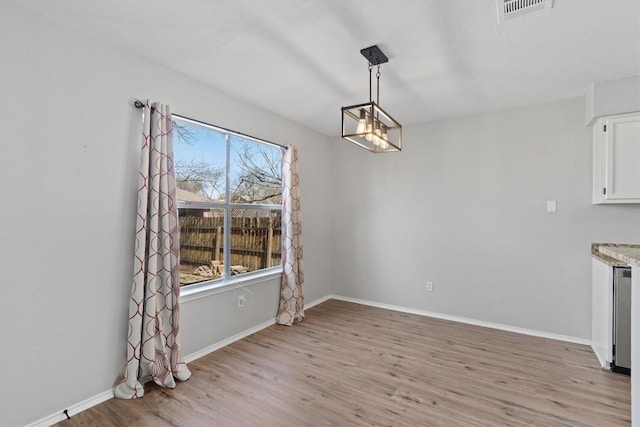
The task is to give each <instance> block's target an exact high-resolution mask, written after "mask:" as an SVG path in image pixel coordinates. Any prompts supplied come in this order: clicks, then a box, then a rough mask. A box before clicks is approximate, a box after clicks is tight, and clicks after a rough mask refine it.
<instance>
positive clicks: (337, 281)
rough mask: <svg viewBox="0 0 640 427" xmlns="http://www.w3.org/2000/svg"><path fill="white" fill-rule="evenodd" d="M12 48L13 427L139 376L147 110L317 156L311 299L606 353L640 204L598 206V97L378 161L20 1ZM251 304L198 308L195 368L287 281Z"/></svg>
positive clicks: (9, 413)
mask: <svg viewBox="0 0 640 427" xmlns="http://www.w3.org/2000/svg"><path fill="white" fill-rule="evenodd" d="M0 39H1V40H3V56H2V67H0V94H2V95H1V98H0V120H1V124H2V126H1V128H2V131H3V138H2V140H3V143H2V148H1V151H0V152H1V153H2V154H1V155H0V182H2V184H1V185H2V188H1V191H0V194H1V195H2V197H3V200H4V201H5V205H4V206H5V208H4V209H2V210H0V240H1V241H2V243H3V260H4V262H3V267H4V271H5V272H4V275H3V296H2V298H0V313H1V314H0V320H1V322H2V324H1V325H0V326H1V327H0V342H2V344H3V352H2V359H1V360H2V362H3V366H5V371H4V373H3V383H4V384H5V386H3V387H2V388H0V425H3V426H4V425H6V426H14V425H22V424H25V423H28V422H32V421H34V420H37V419H39V418H41V417H44V416H47V415H50V414H52V413H55V412H57V411H59V410H61V409H63V408H65V407H67V406H69V405H72V404H75V403H78V402H80V401H83V400H84V399H87V398H90V397H92V396H94V395H96V394H98V393H102V392H104V391H106V390H109V389H110V387H111V386H112V383H113V381H114V378H115V376H116V375H117V374H118V372H119V370H120V368H121V366H122V362H123V358H124V353H125V340H124V336H125V334H126V329H127V326H126V325H127V311H128V307H127V303H128V296H129V289H130V283H131V276H132V268H133V263H132V256H133V233H134V212H135V204H136V193H135V191H136V188H135V187H136V182H137V181H136V170H137V164H138V157H137V156H138V143H139V141H138V137H139V132H140V114H139V112H138V111H136V110H134V109H133V108H132V107H130V103H131V100H132V99H133V98H136V97H138V98H145V97H150V98H153V99H154V100H159V101H162V102H166V103H169V104H171V106H172V108H173V111H174V112H176V113H179V114H182V115H185V116H188V117H192V118H194V119H199V120H203V121H209V122H212V123H214V124H217V125H220V126H224V127H227V128H231V129H237V130H240V131H242V132H245V133H248V134H252V135H254V136H257V137H261V138H265V139H268V140H273V141H277V142H280V143H283V144H287V143H295V144H297V145H298V146H299V149H300V163H301V165H300V167H301V174H302V176H301V179H302V190H303V200H302V203H303V212H304V218H303V221H304V231H305V278H306V285H307V286H306V300H307V301H313V300H315V299H317V298H321V297H324V296H326V295H329V294H332V293H336V294H341V295H345V296H351V297H357V298H362V299H367V300H372V301H376V302H381V303H388V304H396V305H400V306H405V307H409V308H416V309H424V310H430V311H434V312H440V313H443V314H449V315H457V316H464V317H469V318H473V319H477V320H484V321H490V322H497V323H503V324H506V325H511V326H518V327H524V328H529V329H535V330H540V331H547V332H551V333H558V334H564V335H570V336H575V337H582V338H589V335H590V334H589V325H590V323H589V316H590V307H591V302H590V295H591V294H590V268H589V263H590V254H589V244H590V242H591V241H629V242H637V241H638V240H639V239H640V210H639V208H638V207H628V206H627V207H624V206H593V205H591V204H590V200H591V193H590V191H591V190H590V185H591V184H590V183H591V178H590V170H591V154H590V150H591V148H590V147H591V143H590V139H591V134H590V131H589V129H588V128H586V127H584V125H583V119H584V117H583V111H584V103H583V100H581V99H576V100H571V101H563V102H559V103H555V104H549V105H543V106H538V107H531V108H524V109H518V110H512V111H508V112H503V113H496V114H488V115H483V116H478V117H469V118H464V119H456V120H449V121H442V122H437V123H430V124H424V125H419V126H408V127H407V128H406V129H405V147H406V148H405V150H404V151H403V153H401V154H397V155H383V156H373V155H370V154H368V153H366V152H364V151H363V150H361V149H359V148H357V147H355V146H352V145H348V144H347V143H345V142H343V141H340V140H337V139H336V140H330V139H329V138H326V137H323V136H321V135H318V134H316V133H314V132H312V131H310V130H308V129H305V128H303V127H300V126H298V125H295V124H292V123H291V122H289V121H287V120H285V119H283V118H280V117H277V116H274V115H272V114H270V113H268V112H265V111H263V110H260V109H258V108H256V107H254V106H251V105H249V104H247V103H244V102H241V101H238V100H236V99H233V98H230V97H228V96H226V95H224V94H223V93H221V92H219V91H216V90H213V89H211V88H208V87H205V86H203V85H201V84H199V83H197V82H194V81H192V80H189V79H187V78H185V77H183V76H181V75H179V74H177V73H175V72H172V71H171V70H168V69H165V68H162V67H160V66H158V65H156V64H153V63H150V62H148V61H145V60H143V59H140V58H138V57H135V56H131V55H128V54H126V53H124V52H122V51H121V50H119V49H118V48H116V47H113V46H108V45H105V44H103V43H101V42H98V41H96V40H94V39H91V38H88V37H85V36H83V35H81V34H78V33H76V32H73V31H70V30H67V29H65V28H61V27H59V26H58V25H56V24H55V23H53V22H51V21H49V20H48V19H44V18H41V17H38V16H36V15H33V14H31V13H29V12H25V11H23V10H22V9H20V8H19V7H17V6H15V5H13V4H11V3H8V2H0ZM336 108H338V106H336ZM248 118H250V119H248ZM546 200H557V201H558V213H557V214H554V215H551V214H547V213H546V212H545V202H546ZM427 280H433V281H434V283H435V288H434V291H433V292H431V293H427V292H426V291H425V290H424V285H425V282H426V281H427ZM250 289H251V291H252V292H253V297H252V298H249V302H248V304H247V306H246V307H245V308H244V309H242V310H239V309H237V308H236V307H235V295H236V292H240V291H230V292H226V293H221V294H217V295H213V296H210V297H206V298H201V299H194V300H190V301H188V302H186V303H185V304H183V306H182V332H183V347H184V352H185V354H190V353H193V352H197V351H200V350H202V349H203V348H206V347H208V346H210V345H212V344H215V343H216V342H218V341H221V340H224V339H226V338H228V337H231V336H233V335H235V334H237V333H239V332H241V331H243V330H245V329H247V328H250V327H252V326H255V325H257V324H260V323H262V322H264V321H267V320H269V319H271V318H273V316H274V315H275V311H276V305H277V299H278V296H277V295H278V282H277V280H272V281H270V282H267V283H262V284H259V285H255V286H251V287H250Z"/></svg>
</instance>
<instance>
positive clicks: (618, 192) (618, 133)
mask: <svg viewBox="0 0 640 427" xmlns="http://www.w3.org/2000/svg"><path fill="white" fill-rule="evenodd" d="M605 125H606V130H605V135H606V138H605V140H606V163H605V169H606V172H605V180H606V181H605V188H606V190H605V192H606V194H605V198H606V199H607V200H620V201H629V202H632V201H636V202H637V201H640V113H634V114H625V115H623V116H617V117H610V118H607V119H606V120H605Z"/></svg>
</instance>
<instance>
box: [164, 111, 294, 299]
mask: <svg viewBox="0 0 640 427" xmlns="http://www.w3.org/2000/svg"><path fill="white" fill-rule="evenodd" d="M172 117H173V118H174V119H178V120H180V121H183V122H187V123H191V124H193V125H196V126H201V127H205V128H208V129H211V130H213V131H215V132H218V133H221V134H223V135H224V136H225V156H226V158H225V197H224V202H186V201H178V202H177V208H178V209H222V210H223V211H224V223H223V229H224V232H223V235H224V240H223V264H224V271H223V273H222V277H221V278H217V279H211V280H204V281H202V282H197V283H193V284H190V285H185V286H182V287H181V288H180V300H181V301H189V300H192V299H197V298H202V297H205V296H209V295H214V294H217V293H221V292H226V291H229V290H232V289H236V288H241V287H245V286H250V285H255V284H258V283H263V282H267V281H271V280H272V279H274V278H277V277H280V276H281V275H282V260H281V261H280V265H277V266H273V267H268V268H263V269H260V270H256V271H253V272H248V273H244V274H240V275H237V276H231V210H232V209H264V210H270V211H273V210H280V211H282V204H280V205H273V204H272V205H269V204H251V203H231V202H230V198H231V197H230V196H231V179H230V178H231V176H230V170H231V138H232V137H235V138H238V139H242V140H245V141H252V142H255V143H257V144H263V145H269V146H272V147H278V148H282V146H280V145H278V144H274V143H271V142H268V141H264V140H262V139H259V138H254V137H252V136H249V135H245V134H242V133H239V132H234V131H231V130H229V129H224V128H220V127H218V126H214V125H211V124H209V123H204V122H201V121H198V120H193V119H190V118H188V117H183V116H180V115H177V114H172ZM174 151H175V147H174Z"/></svg>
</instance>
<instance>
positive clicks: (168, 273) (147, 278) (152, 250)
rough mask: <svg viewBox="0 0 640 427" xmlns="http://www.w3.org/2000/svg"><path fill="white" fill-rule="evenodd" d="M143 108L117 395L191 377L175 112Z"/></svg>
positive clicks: (155, 106) (158, 107)
mask: <svg viewBox="0 0 640 427" xmlns="http://www.w3.org/2000/svg"><path fill="white" fill-rule="evenodd" d="M143 108H144V121H143V129H142V146H141V149H140V155H141V157H140V169H139V177H138V212H137V221H136V242H135V258H134V276H133V286H132V287H131V299H130V301H129V333H128V336H127V359H126V362H125V364H124V367H123V369H122V373H121V374H120V376H119V377H118V379H117V380H116V385H115V390H114V394H115V396H116V397H120V398H123V399H133V398H137V397H142V395H143V394H144V388H143V385H144V384H145V383H146V382H148V381H154V382H155V383H156V384H158V385H160V386H163V387H169V388H173V387H175V380H174V378H177V379H178V380H181V381H184V380H187V379H188V378H189V377H190V376H191V372H189V369H188V368H187V365H186V364H185V363H184V362H183V361H182V355H181V353H180V339H179V338H180V334H179V331H180V329H179V323H180V322H179V317H180V316H179V314H180V308H179V296H180V260H179V256H180V242H179V234H178V233H179V229H178V214H177V207H176V182H175V174H174V170H173V139H172V136H171V126H172V122H171V111H170V108H169V106H168V105H162V104H159V103H154V104H153V105H149V102H148V101H147V103H146V105H145V106H144V107H143Z"/></svg>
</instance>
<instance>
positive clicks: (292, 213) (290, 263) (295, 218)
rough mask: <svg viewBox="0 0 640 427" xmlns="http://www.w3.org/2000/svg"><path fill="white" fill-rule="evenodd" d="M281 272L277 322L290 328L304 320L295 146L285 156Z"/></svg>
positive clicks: (296, 151)
mask: <svg viewBox="0 0 640 427" xmlns="http://www.w3.org/2000/svg"><path fill="white" fill-rule="evenodd" d="M282 270H283V271H282V286H281V288H280V308H279V309H278V317H277V320H276V321H277V323H279V324H281V325H287V326H291V325H293V322H295V321H298V320H302V319H303V318H304V294H303V292H302V286H303V284H304V273H303V269H302V219H301V214H300V177H299V175H298V149H297V148H296V147H295V146H293V145H290V146H289V148H288V149H287V150H286V151H285V152H284V154H283V156H282Z"/></svg>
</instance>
